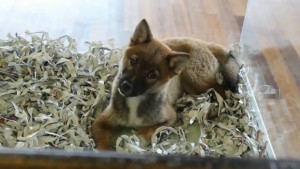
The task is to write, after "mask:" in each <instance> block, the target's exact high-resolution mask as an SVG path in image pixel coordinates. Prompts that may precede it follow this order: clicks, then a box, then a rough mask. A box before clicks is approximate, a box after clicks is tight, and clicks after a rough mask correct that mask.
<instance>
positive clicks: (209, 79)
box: [92, 20, 239, 149]
mask: <svg viewBox="0 0 300 169" xmlns="http://www.w3.org/2000/svg"><path fill="white" fill-rule="evenodd" d="M238 71H239V65H238V63H237V62H236V60H235V58H234V57H233V56H232V55H230V54H228V53H227V52H226V50H225V49H224V48H223V47H221V46H219V45H216V44H213V43H205V42H202V41H200V40H196V39H190V38H169V39H165V40H162V41H159V40H157V39H155V38H153V36H152V33H151V30H150V28H149V25H148V23H147V22H146V20H142V21H141V22H140V23H139V24H138V25H137V27H136V29H135V31H134V34H133V36H132V38H131V41H130V44H129V46H128V47H127V49H126V51H125V53H124V56H123V57H122V59H121V61H120V64H119V71H118V74H117V75H116V77H115V79H114V81H113V84H112V91H111V100H110V103H109V105H108V107H107V108H106V109H105V110H104V111H103V112H102V113H101V114H100V115H99V116H98V117H97V118H96V120H95V121H94V123H93V124H92V135H93V138H94V141H95V143H96V148H97V149H108V148H109V147H110V145H109V139H110V136H111V134H112V133H113V132H114V130H117V129H118V128H119V127H130V128H135V129H137V135H138V137H139V138H140V139H141V140H142V141H143V142H144V143H149V141H150V139H151V136H152V134H153V133H154V131H155V130H156V129H157V128H158V127H160V126H162V125H167V126H170V125H172V124H174V123H175V122H176V119H177V114H176V112H175V110H174V109H173V108H172V105H173V103H174V102H175V101H176V99H177V98H179V97H180V96H181V95H182V94H183V93H184V92H185V93H188V94H200V93H203V92H205V91H206V90H207V89H209V88H215V89H216V90H217V91H219V92H222V90H223V91H224V90H225V89H231V90H232V91H236V86H237V82H238ZM218 72H221V73H222V75H223V77H224V84H223V85H219V84H218V83H217V79H216V74H217V73H218ZM96 111H97V110H96Z"/></svg>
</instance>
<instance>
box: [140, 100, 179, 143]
mask: <svg viewBox="0 0 300 169" xmlns="http://www.w3.org/2000/svg"><path fill="white" fill-rule="evenodd" d="M162 113H163V114H162V118H161V121H159V122H158V123H157V124H155V125H152V126H147V127H143V128H141V129H139V130H138V132H137V136H138V138H139V139H140V141H141V144H142V146H147V145H149V144H150V142H151V138H152V135H153V134H154V132H155V131H156V129H157V128H159V127H161V126H164V125H165V126H172V125H173V124H174V123H175V122H176V120H177V114H176V112H175V110H174V109H173V108H172V107H171V106H170V105H166V107H165V111H163V112H162Z"/></svg>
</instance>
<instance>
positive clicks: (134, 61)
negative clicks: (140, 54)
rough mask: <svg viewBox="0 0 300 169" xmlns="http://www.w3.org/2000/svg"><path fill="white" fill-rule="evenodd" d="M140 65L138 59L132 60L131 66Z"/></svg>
mask: <svg viewBox="0 0 300 169" xmlns="http://www.w3.org/2000/svg"><path fill="white" fill-rule="evenodd" d="M138 63H139V60H138V59H137V58H130V64H131V65H136V64H138Z"/></svg>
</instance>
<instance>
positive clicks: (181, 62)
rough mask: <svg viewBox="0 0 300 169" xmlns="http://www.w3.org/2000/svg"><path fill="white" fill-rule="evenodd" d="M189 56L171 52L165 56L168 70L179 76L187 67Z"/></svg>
mask: <svg viewBox="0 0 300 169" xmlns="http://www.w3.org/2000/svg"><path fill="white" fill-rule="evenodd" d="M189 58H190V55H189V54H188V53H184V52H172V53H170V54H168V55H167V61H168V64H169V68H170V69H171V70H172V71H173V72H174V73H175V74H179V73H180V72H181V71H182V70H183V69H184V68H185V67H186V65H187V63H188V60H189Z"/></svg>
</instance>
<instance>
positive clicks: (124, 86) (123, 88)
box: [119, 80, 133, 96]
mask: <svg viewBox="0 0 300 169" xmlns="http://www.w3.org/2000/svg"><path fill="white" fill-rule="evenodd" d="M119 92H120V94H121V95H123V96H130V95H131V94H132V92H133V86H132V84H131V83H130V82H128V81H127V80H124V81H123V82H121V84H120V85H119Z"/></svg>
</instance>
